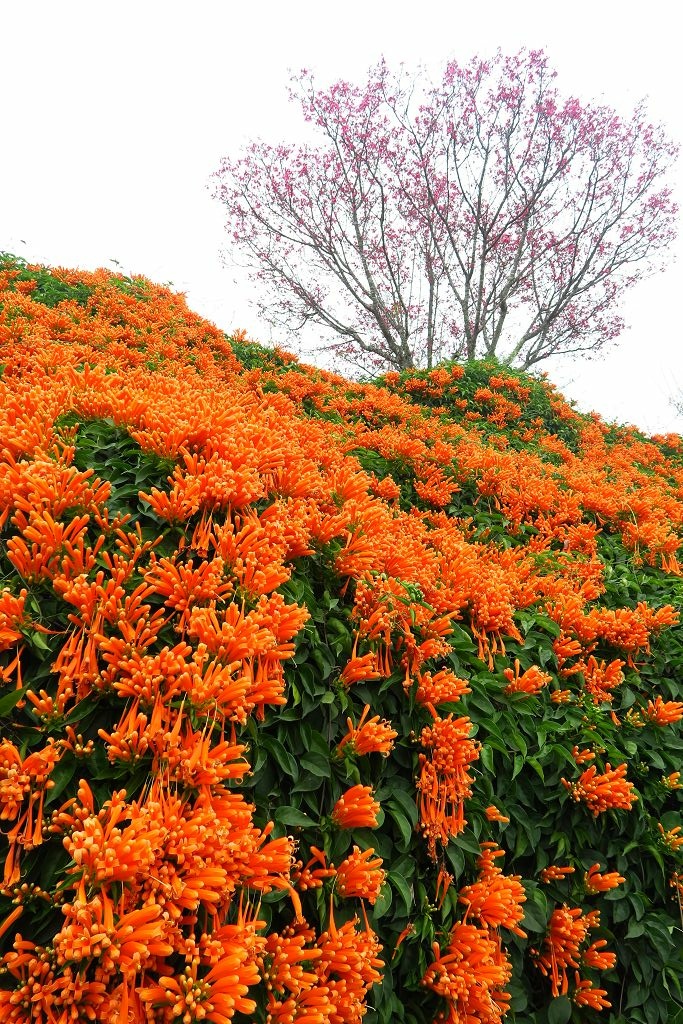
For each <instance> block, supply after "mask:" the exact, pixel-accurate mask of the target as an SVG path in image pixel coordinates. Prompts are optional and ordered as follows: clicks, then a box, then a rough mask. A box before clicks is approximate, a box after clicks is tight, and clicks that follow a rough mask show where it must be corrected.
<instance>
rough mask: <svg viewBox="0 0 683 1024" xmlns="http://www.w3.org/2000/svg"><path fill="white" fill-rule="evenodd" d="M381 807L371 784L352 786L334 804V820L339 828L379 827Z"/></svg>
mask: <svg viewBox="0 0 683 1024" xmlns="http://www.w3.org/2000/svg"><path fill="white" fill-rule="evenodd" d="M379 809H380V807H379V804H378V802H377V801H376V800H375V799H374V798H373V795H372V788H371V787H370V786H352V787H351V789H347V791H346V793H343V794H342V795H341V796H340V798H339V799H338V800H337V802H336V804H335V805H334V809H333V811H332V821H333V822H334V824H335V825H336V826H337V828H347V829H354V828H377V815H378V814H379Z"/></svg>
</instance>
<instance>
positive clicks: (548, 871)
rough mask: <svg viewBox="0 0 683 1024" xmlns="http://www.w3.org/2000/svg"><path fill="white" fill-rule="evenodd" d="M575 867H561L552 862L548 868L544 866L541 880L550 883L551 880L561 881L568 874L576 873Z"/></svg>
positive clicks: (546, 883)
mask: <svg viewBox="0 0 683 1024" xmlns="http://www.w3.org/2000/svg"><path fill="white" fill-rule="evenodd" d="M574 870H575V869H574V868H572V867H569V866H567V867H559V866H558V865H556V864H551V865H549V867H547V868H543V870H542V871H541V874H540V879H541V881H542V882H543V883H544V884H545V885H548V884H549V883H550V882H561V881H562V880H563V879H564V878H565V877H566V876H567V875H573V874H574Z"/></svg>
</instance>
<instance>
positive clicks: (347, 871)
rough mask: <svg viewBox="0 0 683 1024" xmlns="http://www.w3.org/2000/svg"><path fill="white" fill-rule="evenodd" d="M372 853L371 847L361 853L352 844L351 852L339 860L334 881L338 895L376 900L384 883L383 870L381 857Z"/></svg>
mask: <svg viewBox="0 0 683 1024" xmlns="http://www.w3.org/2000/svg"><path fill="white" fill-rule="evenodd" d="M374 853H375V851H374V850H373V849H372V848H371V849H369V850H363V852H362V853H361V851H360V849H359V848H358V847H357V846H354V848H353V853H351V854H349V856H348V857H346V859H345V860H343V861H342V862H341V864H340V865H339V867H338V868H337V879H336V883H335V884H336V887H337V892H338V893H339V895H340V896H360V898H361V899H365V900H368V902H369V903H372V904H374V903H376V902H377V897H378V896H379V892H380V889H381V888H382V885H383V883H384V871H382V870H381V868H382V858H381V857H375V856H374Z"/></svg>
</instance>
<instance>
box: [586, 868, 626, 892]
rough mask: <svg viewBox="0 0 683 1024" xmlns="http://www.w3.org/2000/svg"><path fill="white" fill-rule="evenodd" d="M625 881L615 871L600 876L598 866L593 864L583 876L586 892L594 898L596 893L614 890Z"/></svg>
mask: <svg viewBox="0 0 683 1024" xmlns="http://www.w3.org/2000/svg"><path fill="white" fill-rule="evenodd" d="M625 881H626V879H625V878H624V877H623V875H620V874H619V873H618V872H617V871H608V872H607V874H605V875H601V874H600V865H599V864H593V866H592V867H590V868H589V869H588V871H586V873H585V875H584V876H583V883H584V885H585V887H586V892H587V893H588V894H589V895H591V896H594V895H595V894H596V893H598V892H607V891H608V890H609V889H616V887H617V886H618V885H621V883H622V882H625Z"/></svg>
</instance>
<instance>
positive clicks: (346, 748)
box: [337, 704, 398, 757]
mask: <svg viewBox="0 0 683 1024" xmlns="http://www.w3.org/2000/svg"><path fill="white" fill-rule="evenodd" d="M369 710H370V705H369V704H366V705H365V707H364V709H363V714H362V715H361V716H360V721H359V722H358V725H357V726H355V725H354V724H353V720H352V719H351V718H347V719H346V724H347V726H348V732H347V733H346V735H345V736H344V737H343V739H341V740H340V741H339V744H338V746H337V751H338V753H340V754H341V753H349V752H350V753H354V754H372V753H378V754H384V756H385V757H388V755H389V753H390V752H391V749H392V747H393V745H394V740H395V739H396V737H397V736H398V733H397V732H396V730H395V729H392V728H391V724H390V723H389V722H387V721H386V719H384V720H382V721H381V722H380V719H379V715H375V716H374V717H373V718H370V719H368V721H367V722H366V721H365V719H366V718H367V715H368V712H369Z"/></svg>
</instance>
